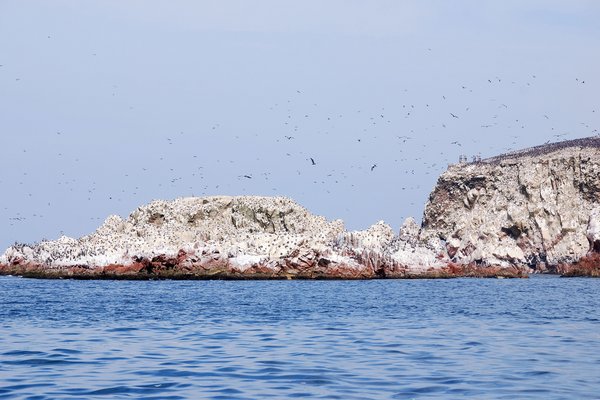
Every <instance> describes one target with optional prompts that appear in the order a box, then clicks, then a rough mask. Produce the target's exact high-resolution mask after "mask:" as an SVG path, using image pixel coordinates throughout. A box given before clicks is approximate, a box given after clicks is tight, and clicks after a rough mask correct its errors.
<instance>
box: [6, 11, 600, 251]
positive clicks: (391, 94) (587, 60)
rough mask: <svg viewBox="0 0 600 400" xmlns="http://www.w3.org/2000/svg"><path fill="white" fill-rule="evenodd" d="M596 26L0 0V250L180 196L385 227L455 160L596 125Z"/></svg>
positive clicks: (599, 120)
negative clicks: (258, 198) (286, 201)
mask: <svg viewBox="0 0 600 400" xmlns="http://www.w3.org/2000/svg"><path fill="white" fill-rule="evenodd" d="M599 20H600V2H597V1H593V0H589V1H584V0H579V1H578V0H573V1H553V0H530V1H522V0H507V1H502V2H499V1H485V0H476V1H475V0H473V1H469V0H459V1H452V2H449V1H442V0H414V1H400V0H398V1H392V0H370V1H358V0H328V1H323V0H303V1H285V0H283V1H282V0H255V1H251V2H250V1H243V0H236V1H234V0H214V1H191V0H190V1H187V0H179V1H177V0H169V1H167V0H164V1H162V0H143V1H142V0H129V1H120V0H118V1H117V0H114V1H113V0H104V1H92V0H88V1H80V0H72V1H66V0H54V1H52V2H49V1H45V0H44V1H36V0H25V1H23V0H0V135H1V136H0V138H1V141H0V150H1V154H0V188H1V193H2V195H1V196H0V198H1V200H0V227H1V228H2V229H0V248H1V249H4V248H6V247H8V246H9V245H11V244H12V243H14V242H26V243H32V242H37V241H40V240H42V239H56V238H58V237H59V236H60V235H63V234H64V235H68V236H72V237H80V236H82V235H85V234H88V233H91V232H93V231H94V230H95V229H96V228H97V227H98V226H99V225H100V224H101V223H102V221H104V219H105V218H106V217H107V216H108V215H111V214H117V215H120V216H122V217H127V216H128V215H129V213H131V212H132V211H133V210H135V209H136V208H137V207H138V206H140V205H142V204H146V203H148V202H150V201H152V200H155V199H174V198H177V197H185V196H208V195H264V196H287V197H290V198H292V199H294V200H295V201H297V202H298V203H300V204H301V205H303V206H305V207H306V208H308V209H309V210H310V211H311V212H313V213H315V214H319V215H323V216H325V217H327V218H328V219H330V220H332V219H338V218H340V219H343V220H344V222H345V225H346V227H347V228H348V229H365V228H367V227H369V226H370V225H371V224H373V223H376V222H377V221H379V220H384V221H385V222H387V223H389V224H390V225H391V226H392V227H393V228H394V229H395V230H398V229H399V227H400V226H401V224H402V222H403V221H404V219H405V218H406V217H409V216H413V217H415V219H417V221H420V219H421V216H422V213H423V209H424V205H425V203H426V201H427V198H428V196H429V193H430V192H431V191H432V189H433V187H434V185H435V183H436V180H437V177H438V176H439V174H440V173H442V172H443V171H444V170H445V169H446V168H447V166H448V164H449V163H456V162H457V161H458V158H459V156H460V155H461V154H464V155H467V156H468V157H469V158H471V157H472V156H473V155H480V156H481V157H483V158H485V157H490V156H493V155H497V154H500V153H504V152H506V151H509V150H515V149H519V148H524V147H529V146H534V145H538V144H543V143H545V142H547V141H552V142H553V141H560V140H565V139H574V138H580V137H588V136H594V135H597V134H598V133H599V130H600V96H599V95H598V93H600V51H598V46H599V44H600V24H599V23H598V21H599ZM311 159H312V160H311ZM313 160H314V165H313Z"/></svg>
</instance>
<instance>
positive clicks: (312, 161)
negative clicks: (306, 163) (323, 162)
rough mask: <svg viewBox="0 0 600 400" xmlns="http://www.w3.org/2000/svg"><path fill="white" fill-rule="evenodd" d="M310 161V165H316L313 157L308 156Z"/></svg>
mask: <svg viewBox="0 0 600 400" xmlns="http://www.w3.org/2000/svg"><path fill="white" fill-rule="evenodd" d="M310 162H311V163H312V165H317V163H316V162H315V159H314V158H312V157H311V158H310Z"/></svg>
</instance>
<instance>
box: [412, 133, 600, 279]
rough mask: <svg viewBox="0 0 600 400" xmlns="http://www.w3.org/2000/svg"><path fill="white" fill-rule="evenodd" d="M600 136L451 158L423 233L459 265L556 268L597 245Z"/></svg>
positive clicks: (599, 240) (599, 232)
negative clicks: (468, 158)
mask: <svg viewBox="0 0 600 400" xmlns="http://www.w3.org/2000/svg"><path fill="white" fill-rule="evenodd" d="M599 218H600V137H594V138H587V139H579V140H570V141H564V142H560V143H553V144H548V145H544V146H537V147H533V148H530V149H525V150H520V151H517V152H513V153H508V154H504V155H500V156H497V157H493V158H489V159H485V160H482V161H480V162H473V163H462V164H456V165H452V166H450V167H449V168H448V170H447V171H446V172H444V173H443V174H442V175H441V176H440V177H439V179H438V182H437V185H436V187H435V189H434V190H433V192H432V193H431V195H430V196H429V201H428V203H427V205H426V207H425V212H424V217H423V226H422V231H421V234H420V239H421V240H422V241H424V242H428V243H433V247H434V248H435V247H436V246H437V248H439V249H440V251H445V254H446V255H447V257H448V258H449V259H450V260H451V261H453V262H456V263H459V264H468V263H476V264H477V265H502V266H508V265H517V266H527V267H529V268H531V269H532V270H533V271H539V272H545V271H548V270H549V271H551V272H556V271H557V268H558V267H559V266H560V265H566V264H572V263H576V262H577V261H579V260H580V259H582V258H583V257H585V256H586V255H588V254H589V253H590V252H594V251H596V252H598V251H600V219H599Z"/></svg>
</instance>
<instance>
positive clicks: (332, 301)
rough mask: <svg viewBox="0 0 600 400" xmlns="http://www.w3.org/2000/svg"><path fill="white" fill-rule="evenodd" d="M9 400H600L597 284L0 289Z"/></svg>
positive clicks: (151, 284) (1, 357) (0, 382)
mask: <svg viewBox="0 0 600 400" xmlns="http://www.w3.org/2000/svg"><path fill="white" fill-rule="evenodd" d="M0 304H1V307H0V399H15V398H16V399H91V398H106V399H109V398H110V399H113V398H135V399H188V398H191V399H197V398H210V399H264V398H273V399H281V398H302V397H306V398H311V399H312V398H317V399H414V398H432V399H433V398H438V399H449V398H459V397H460V398H475V399H480V398H485V399H511V400H512V399H573V398H578V399H585V398H589V399H592V398H599V396H600V279H597V280H593V279H578V278H574V279H561V278H556V277H539V276H538V277H533V278H531V279H519V280H508V279H505V280H494V279H488V280H484V279H454V280H385V281H237V282H236V281H145V282H144V281H130V282H127V281H71V280H55V281H51V280H29V279H21V278H14V277H2V278H0Z"/></svg>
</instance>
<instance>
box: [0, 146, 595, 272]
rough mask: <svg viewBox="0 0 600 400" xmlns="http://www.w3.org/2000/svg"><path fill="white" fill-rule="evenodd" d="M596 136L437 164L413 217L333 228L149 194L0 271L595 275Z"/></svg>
mask: <svg viewBox="0 0 600 400" xmlns="http://www.w3.org/2000/svg"><path fill="white" fill-rule="evenodd" d="M599 149H600V138H588V139H585V140H576V141H568V142H561V143H560V145H556V144H552V145H549V146H538V147H535V148H532V149H525V150H523V151H519V152H515V153H510V154H505V155H501V156H497V157H494V158H491V159H488V160H483V161H477V162H473V163H464V162H463V163H459V164H456V165H451V166H449V168H448V170H447V171H446V172H444V173H443V174H442V175H441V176H440V177H439V179H438V182H437V184H436V186H435V188H434V189H433V191H432V193H431V195H430V197H429V201H428V203H427V205H426V207H425V211H424V216H423V223H422V224H421V225H420V226H419V225H418V224H417V223H416V222H415V220H414V219H412V218H408V219H407V220H406V221H405V222H404V224H403V225H402V227H401V228H400V230H399V232H397V233H396V232H394V230H393V229H392V228H391V227H390V226H389V225H387V224H385V223H384V222H383V221H380V222H378V223H376V224H374V225H372V226H371V227H369V228H368V229H366V230H361V231H347V230H346V229H345V228H344V224H343V222H342V221H341V220H334V221H328V220H327V219H325V218H324V217H321V216H318V215H314V214H311V213H310V212H309V211H308V210H307V209H305V208H304V207H302V206H300V205H299V204H297V203H295V202H294V201H293V200H291V199H289V198H285V197H260V196H213V197H189V198H180V199H176V200H172V201H162V200H157V201H154V202H152V203H150V204H147V205H144V206H141V207H139V208H138V209H136V210H135V211H133V212H132V213H131V214H130V215H129V217H128V218H126V219H123V218H121V217H119V216H114V215H113V216H109V217H108V218H107V219H106V221H105V222H104V223H103V224H102V225H101V226H100V227H99V228H98V229H97V230H96V231H95V232H93V233H91V234H90V235H87V236H83V237H81V238H79V239H75V238H69V237H65V236H63V237H61V238H59V239H58V240H54V241H42V242H39V243H36V244H33V245H29V244H18V243H16V244H15V245H13V246H11V247H9V248H8V249H7V250H6V251H5V252H4V254H2V255H1V256H0V275H18V276H24V277H35V278H71V279H199V280H200V279H410V278H455V277H494V278H495V277H500V278H513V277H516V278H523V277H527V276H528V274H530V273H555V274H561V275H563V276H591V277H600V150H599Z"/></svg>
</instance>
